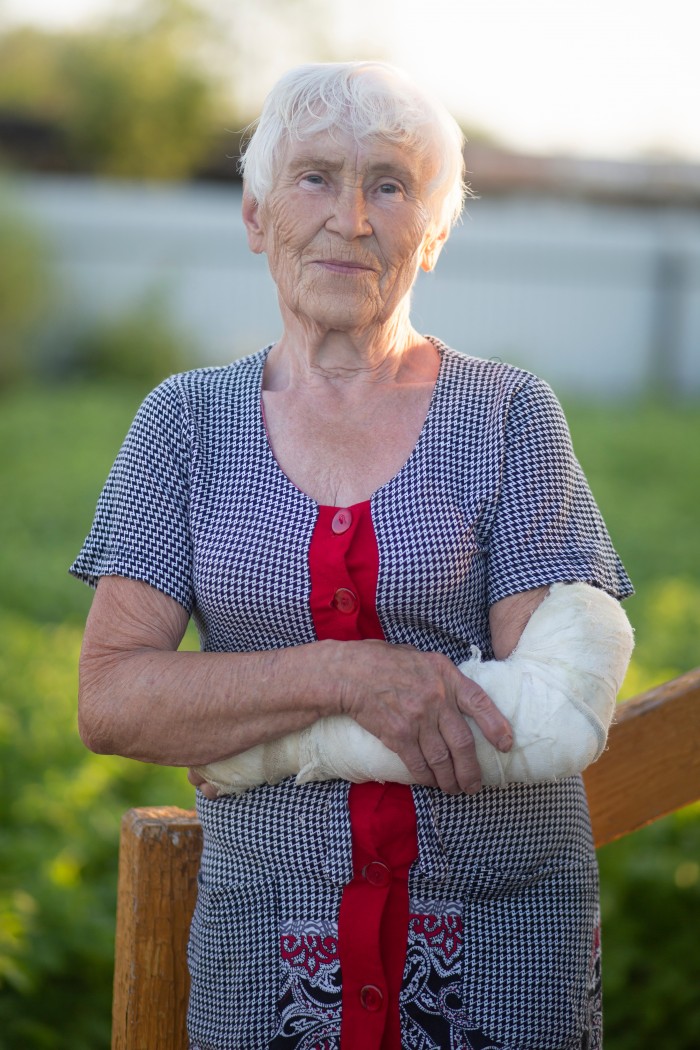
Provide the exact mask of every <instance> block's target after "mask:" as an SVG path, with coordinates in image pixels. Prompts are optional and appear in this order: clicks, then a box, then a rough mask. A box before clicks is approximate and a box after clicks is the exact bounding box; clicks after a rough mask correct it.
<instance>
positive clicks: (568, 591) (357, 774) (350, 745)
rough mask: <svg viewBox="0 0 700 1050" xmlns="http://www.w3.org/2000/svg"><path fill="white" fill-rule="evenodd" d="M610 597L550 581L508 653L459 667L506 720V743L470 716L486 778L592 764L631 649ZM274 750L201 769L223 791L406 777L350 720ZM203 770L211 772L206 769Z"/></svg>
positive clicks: (495, 780) (330, 722) (553, 774)
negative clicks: (288, 780) (505, 746)
mask: <svg viewBox="0 0 700 1050" xmlns="http://www.w3.org/2000/svg"><path fill="white" fill-rule="evenodd" d="M632 644H633V640H632V631H631V628H630V626H629V623H628V622H627V618H626V616H625V614H624V612H623V611H622V609H621V608H620V606H619V605H618V603H617V602H616V601H615V600H614V599H612V598H610V597H609V596H608V595H605V594H604V593H603V592H601V591H597V590H596V589H595V588H593V587H589V586H587V585H585V584H576V585H573V586H570V587H569V586H562V585H560V586H558V587H555V588H553V593H552V595H551V596H550V597H549V598H547V599H546V600H545V601H544V602H543V603H542V604H541V605H540V606H538V607H537V609H536V611H535V612H534V613H533V615H532V617H531V619H530V621H529V623H528V625H527V627H526V628H525V630H524V631H523V633H522V637H521V638H520V641H519V643H518V646H517V647H516V649H515V651H514V652H513V653H512V654H511V656H510V657H508V658H507V659H504V660H491V661H487V662H482V661H481V658H480V656H479V654H475V655H474V656H473V657H472V659H471V660H468V661H467V662H465V663H463V664H461V665H460V670H461V671H462V672H463V674H465V675H466V676H467V677H468V678H470V679H471V680H472V681H475V682H477V683H478V684H479V686H481V688H482V689H484V690H485V691H486V693H487V694H488V695H490V696H491V699H492V700H493V701H494V702H495V703H496V705H497V706H498V708H499V710H500V711H501V713H502V714H503V715H505V717H506V718H507V719H508V721H509V722H510V723H511V725H512V727H513V735H514V745H513V747H512V748H511V749H510V750H509V751H506V752H505V753H504V752H503V751H502V750H499V749H498V748H496V747H494V746H493V744H492V743H490V742H489V741H488V740H487V739H486V738H485V737H484V735H483V734H482V733H481V731H480V730H479V727H478V725H477V724H476V722H474V720H473V719H468V721H469V724H470V727H471V730H472V733H473V734H474V738H475V743H476V753H477V757H478V760H479V764H480V766H481V772H482V780H483V783H484V784H490V785H497V786H504V785H505V784H507V783H513V782H520V783H531V782H538V781H544V780H551V779H557V778H559V777H565V776H571V775H572V774H574V773H577V772H581V771H582V770H583V769H585V768H586V766H588V765H589V764H590V763H591V762H593V761H595V759H596V758H598V756H599V755H600V753H601V751H602V749H603V747H604V746H605V740H606V734H607V730H608V726H609V724H610V720H611V718H612V715H613V712H614V708H615V698H616V695H617V692H618V690H619V688H620V685H621V683H622V679H623V677H624V674H625V671H626V669H627V664H628V662H629V657H630V653H631V650H632ZM283 744H284V742H280V744H278V745H276V746H275V748H274V749H267V748H265V747H262V748H257V749H256V750H255V752H253V753H250V754H249V755H240V756H238V757H237V758H235V759H233V760H232V761H231V762H224V763H221V764H220V765H219V766H218V767H217V768H216V769H215V770H213V771H207V773H205V774H204V775H205V776H207V779H211V780H212V782H214V783H216V784H217V786H218V787H220V789H222V790H224V791H241V790H245V788H246V787H250V786H252V785H253V784H255V783H261V782H263V781H265V780H268V781H270V782H274V780H275V779H279V777H280V776H282V775H284V776H288V775H290V774H291V773H298V774H299V775H298V781H299V782H300V783H303V782H305V781H310V780H328V779H334V778H341V779H345V780H350V781H355V782H362V781H367V780H380V781H383V780H392V781H398V782H401V783H411V782H412V781H413V778H412V777H411V775H410V773H409V770H408V769H407V768H406V766H405V765H404V764H403V762H402V761H401V759H400V758H399V756H398V755H397V754H394V753H392V752H391V751H390V750H388V749H387V748H386V747H385V746H384V745H383V744H382V742H381V741H380V740H378V739H376V737H374V736H372V735H371V734H370V733H367V732H366V731H365V730H364V729H363V728H362V727H361V726H358V725H356V724H355V723H353V722H352V720H351V719H348V718H342V717H340V718H329V719H324V720H323V721H321V722H317V723H314V724H313V725H311V726H309V728H308V729H306V730H304V731H303V732H301V733H299V734H295V735H294V737H293V738H290V740H289V741H288V746H286V747H285V746H282V745H283ZM208 774H211V775H208Z"/></svg>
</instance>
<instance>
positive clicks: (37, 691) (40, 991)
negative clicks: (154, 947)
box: [0, 613, 192, 1050]
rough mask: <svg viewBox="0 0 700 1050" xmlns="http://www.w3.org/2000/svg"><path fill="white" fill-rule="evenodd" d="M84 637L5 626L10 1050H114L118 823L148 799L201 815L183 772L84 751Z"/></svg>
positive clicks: (1, 1013)
mask: <svg viewBox="0 0 700 1050" xmlns="http://www.w3.org/2000/svg"><path fill="white" fill-rule="evenodd" d="M80 636H81V631H80V629H78V628H77V627H75V626H70V625H66V626H62V625H50V626H49V625H40V624H36V623H33V622H32V621H29V620H25V619H23V618H22V617H20V616H17V615H11V614H8V613H2V614H0V639H1V640H2V648H1V650H0V680H1V681H2V683H3V687H2V694H1V696H0V751H1V753H2V772H1V774H0V792H1V795H0V797H1V798H2V805H3V809H4V810H5V813H4V815H3V821H2V830H1V831H0V857H2V865H1V868H0V871H1V874H0V986H2V985H4V987H3V988H2V991H1V992H0V1032H2V1033H3V1036H2V1037H3V1039H4V1043H3V1045H4V1046H7V1047H8V1048H9V1047H17V1048H19V1047H24V1046H32V1047H42V1046H46V1047H58V1046H61V1047H66V1048H68V1047H71V1048H72V1050H95V1048H96V1047H99V1046H104V1047H106V1046H108V1045H109V1042H108V1040H109V1015H110V1009H109V1003H110V994H111V964H110V958H111V956H112V953H113V926H114V919H113V916H114V908H115V879H114V875H115V859H116V855H115V844H116V842H117V838H118V833H119V821H120V815H121V814H122V813H123V812H124V811H125V810H126V809H127V808H129V807H131V806H133V805H136V804H138V803H139V802H142V801H143V800H144V799H149V800H151V799H153V800H157V801H158V802H160V803H162V804H166V803H168V804H178V803H179V804H181V805H183V806H191V804H192V790H191V788H189V786H188V785H187V784H186V779H185V774H184V772H183V771H181V770H180V771H176V770H170V769H159V768H157V767H154V766H147V765H143V764H140V763H136V762H129V761H127V760H125V759H116V758H99V757H98V756H96V755H93V754H91V753H90V752H88V751H86V750H85V748H83V747H82V745H81V743H80V741H79V739H78V735H77V728H76V716H75V696H76V691H77V675H76V667H77V659H78V653H79V649H80ZM69 1003H73V1004H74V1008H73V1009H67V1004H69Z"/></svg>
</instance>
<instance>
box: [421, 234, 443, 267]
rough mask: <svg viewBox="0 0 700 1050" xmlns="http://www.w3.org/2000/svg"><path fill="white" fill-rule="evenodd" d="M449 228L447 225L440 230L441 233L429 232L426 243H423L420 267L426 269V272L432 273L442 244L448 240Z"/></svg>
mask: <svg viewBox="0 0 700 1050" xmlns="http://www.w3.org/2000/svg"><path fill="white" fill-rule="evenodd" d="M448 233H449V230H448V229H447V227H445V229H443V230H440V232H439V233H437V234H433V233H430V234H428V236H427V238H426V241H425V244H424V245H423V253H422V255H421V261H420V268H421V270H425V272H426V273H430V271H431V270H433V269H434V268H435V264H436V262H437V261H438V258H439V256H440V252H441V251H442V246H443V244H444V243H445V241H446V240H447V235H448Z"/></svg>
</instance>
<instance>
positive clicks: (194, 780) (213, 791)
mask: <svg viewBox="0 0 700 1050" xmlns="http://www.w3.org/2000/svg"><path fill="white" fill-rule="evenodd" d="M187 779H188V780H189V782H190V784H192V786H193V787H196V788H199V790H200V791H201V792H202V794H203V795H204V797H205V798H208V799H211V800H212V801H213V800H214V799H215V798H218V797H219V789H218V788H217V787H214V785H213V784H210V783H209V781H208V780H205V779H204V777H203V776H202V774H201V773H198V772H197V770H196V769H188V770H187Z"/></svg>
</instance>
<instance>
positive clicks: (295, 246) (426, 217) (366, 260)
mask: <svg viewBox="0 0 700 1050" xmlns="http://www.w3.org/2000/svg"><path fill="white" fill-rule="evenodd" d="M434 174H435V167H434V166H433V164H432V163H431V161H430V160H429V159H428V158H424V157H420V156H417V155H416V154H415V153H414V152H412V151H409V150H408V149H405V148H403V147H401V146H398V145H395V144H391V143H386V142H382V141H381V140H371V141H369V142H367V143H361V144H358V143H357V142H356V141H355V139H354V138H352V137H351V136H347V137H343V136H334V137H331V136H330V135H329V134H328V133H327V132H321V133H319V134H316V135H313V136H311V137H309V138H307V139H305V140H303V141H301V142H298V141H294V142H290V143H289V144H288V145H287V148H286V152H285V153H284V154H283V157H282V160H281V163H280V167H279V172H278V176H277V179H276V181H275V185H274V187H273V189H272V190H271V191H270V193H269V194H268V196H267V197H266V199H265V201H264V202H263V203H262V204H261V205H258V204H256V203H255V202H254V201H253V200H252V198H250V196H247V197H246V198H244V207H243V215H244V220H245V223H246V227H247V229H248V241H249V244H250V247H251V248H252V250H253V251H255V252H265V253H266V254H267V257H268V263H269V267H270V272H271V274H272V277H273V279H274V281H275V283H276V285H277V289H278V292H279V295H280V299H281V302H282V305H283V310H284V308H285V307H286V308H287V309H288V310H290V311H291V312H292V313H293V314H294V315H295V316H296V317H299V318H301V319H303V320H306V321H308V322H311V323H313V324H316V325H320V326H321V327H324V328H329V329H336V330H341V331H343V330H348V329H354V328H363V327H365V326H370V325H374V324H383V323H385V322H388V321H390V320H391V318H392V316H393V315H394V314H395V313H396V312H397V311H398V310H399V308H400V307H402V306H406V305H407V302H408V295H409V293H410V290H411V286H412V285H413V282H414V280H415V278H416V274H417V272H418V269H419V267H421V266H422V267H423V268H424V269H426V270H429V269H431V268H432V266H433V265H434V262H435V260H436V258H437V255H438V254H439V251H440V247H441V246H442V242H443V241H444V239H445V235H446V234H445V233H439V232H436V230H435V227H434V225H433V221H432V218H431V215H430V212H429V209H428V204H427V202H428V186H429V183H430V180H431V178H432V177H433V176H434Z"/></svg>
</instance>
